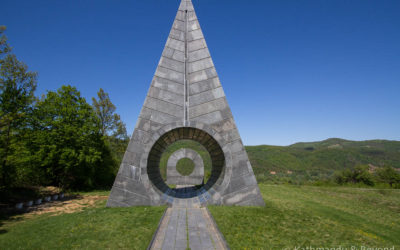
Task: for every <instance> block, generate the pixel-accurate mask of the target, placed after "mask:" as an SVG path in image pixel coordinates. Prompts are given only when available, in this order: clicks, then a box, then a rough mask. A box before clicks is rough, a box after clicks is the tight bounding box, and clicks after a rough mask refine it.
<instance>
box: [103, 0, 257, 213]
mask: <svg viewBox="0 0 400 250" xmlns="http://www.w3.org/2000/svg"><path fill="white" fill-rule="evenodd" d="M182 139H190V140H195V141H197V142H199V143H201V144H202V145H203V146H204V147H205V148H206V149H207V150H208V152H209V154H210V157H211V158H212V173H211V177H210V179H209V181H208V182H207V183H206V184H205V185H204V186H203V187H201V188H199V189H196V190H195V191H193V190H192V191H193V192H191V193H190V194H187V195H186V196H185V197H184V198H186V199H187V200H190V202H192V203H199V204H202V205H206V204H221V205H253V206H263V205H264V201H263V199H262V197H261V194H260V191H259V188H258V185H257V182H256V179H255V176H254V173H253V170H252V167H251V165H250V162H249V160H248V156H247V153H246V151H245V149H244V146H243V143H242V140H241V138H240V135H239V132H238V130H237V128H236V124H235V122H234V119H233V116H232V113H231V110H230V108H229V105H228V103H227V100H226V97H225V93H224V91H223V89H222V86H221V83H220V81H219V78H218V75H217V72H216V70H215V67H214V64H213V61H212V59H211V56H210V53H209V51H208V47H207V44H206V41H205V39H204V36H203V33H202V30H201V28H200V25H199V22H198V19H197V16H196V14H195V12H194V8H193V5H192V2H191V0H182V1H181V4H180V6H179V9H178V12H177V14H176V18H175V20H174V23H173V26H172V29H171V32H170V34H169V37H168V40H167V42H166V45H165V48H164V50H163V52H162V56H161V59H160V61H159V64H158V66H157V69H156V72H155V74H154V78H153V80H152V82H151V86H150V89H149V91H148V94H147V96H146V99H145V102H144V105H143V108H142V110H141V112H140V115H139V118H138V120H137V123H136V126H135V130H134V132H133V134H132V137H131V140H130V143H129V145H128V148H127V150H126V153H125V155H124V158H123V160H122V163H121V166H120V169H119V171H118V174H117V177H116V180H115V182H114V185H113V188H112V190H111V194H110V197H109V200H108V202H107V206H136V205H161V204H167V203H169V204H171V203H174V202H179V200H181V198H182V197H181V196H180V195H181V194H179V193H176V192H175V190H172V189H170V188H169V187H168V186H167V185H166V184H165V182H164V181H163V179H162V178H161V174H160V169H159V162H160V157H161V155H162V153H163V152H164V150H165V148H166V147H167V146H168V145H169V144H171V143H173V142H175V141H177V140H182Z"/></svg>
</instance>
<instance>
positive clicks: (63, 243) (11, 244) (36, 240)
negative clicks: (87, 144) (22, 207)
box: [0, 192, 165, 249]
mask: <svg viewBox="0 0 400 250" xmlns="http://www.w3.org/2000/svg"><path fill="white" fill-rule="evenodd" d="M94 194H96V195H97V194H104V192H96V193H94ZM85 195H93V194H91V193H86V194H85ZM164 210H165V207H131V208H106V207H105V201H104V200H103V201H101V202H99V203H98V204H97V205H96V206H95V207H91V208H85V209H84V210H83V211H80V212H75V213H71V214H65V213H64V214H59V215H54V214H43V215H35V216H33V217H32V218H25V217H22V219H14V220H13V219H10V218H8V219H7V220H4V219H3V220H2V221H1V224H0V249H82V248H83V249H146V248H147V247H148V245H149V243H150V241H151V238H152V236H153V234H154V232H155V230H156V229H157V226H158V223H159V221H160V219H161V217H162V214H163V213H164Z"/></svg>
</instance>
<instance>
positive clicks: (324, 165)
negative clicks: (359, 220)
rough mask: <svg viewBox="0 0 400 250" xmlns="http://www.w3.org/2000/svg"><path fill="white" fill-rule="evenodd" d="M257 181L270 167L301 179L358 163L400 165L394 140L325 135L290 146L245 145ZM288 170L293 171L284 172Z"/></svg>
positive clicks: (266, 177) (263, 178)
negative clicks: (331, 137)
mask: <svg viewBox="0 0 400 250" xmlns="http://www.w3.org/2000/svg"><path fill="white" fill-rule="evenodd" d="M246 150H247V153H248V155H249V158H250V161H251V164H252V166H253V170H254V172H255V174H256V176H257V179H258V181H260V182H264V181H267V180H271V175H270V174H269V172H270V171H276V172H277V174H278V175H281V176H286V177H289V178H293V177H295V176H297V175H300V176H302V177H303V178H304V179H305V180H310V179H319V178H320V177H328V176H330V175H331V174H332V173H333V172H334V171H336V170H341V169H343V168H353V167H354V166H356V165H358V164H373V165H375V166H383V165H390V166H393V167H396V168H400V142H398V141H384V140H374V141H360V142H358V141H346V140H342V139H328V140H325V141H321V142H311V143H296V144H293V145H291V146H286V147H280V146H267V145H262V146H246ZM288 170H290V171H292V172H293V174H291V175H288V174H286V173H287V171H288Z"/></svg>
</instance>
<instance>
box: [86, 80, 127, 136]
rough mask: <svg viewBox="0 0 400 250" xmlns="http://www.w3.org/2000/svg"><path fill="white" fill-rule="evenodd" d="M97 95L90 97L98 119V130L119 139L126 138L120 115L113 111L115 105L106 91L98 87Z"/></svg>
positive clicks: (104, 134)
mask: <svg viewBox="0 0 400 250" xmlns="http://www.w3.org/2000/svg"><path fill="white" fill-rule="evenodd" d="M97 97H98V100H97V99H96V98H94V97H93V98H92V102H93V104H92V106H93V108H94V110H95V112H96V114H97V116H98V117H99V119H100V125H101V127H100V130H101V133H102V135H103V136H113V137H116V138H119V139H126V138H127V137H128V136H127V133H126V127H125V124H124V123H123V122H122V121H121V117H120V116H119V115H118V114H117V113H115V110H116V107H115V105H114V104H113V103H112V102H111V99H110V97H109V95H108V93H106V92H104V90H103V89H102V88H100V90H99V92H97Z"/></svg>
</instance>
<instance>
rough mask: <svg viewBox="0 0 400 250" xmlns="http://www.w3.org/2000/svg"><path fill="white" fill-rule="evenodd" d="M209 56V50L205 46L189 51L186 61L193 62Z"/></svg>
mask: <svg viewBox="0 0 400 250" xmlns="http://www.w3.org/2000/svg"><path fill="white" fill-rule="evenodd" d="M209 57H210V52H208V49H207V48H203V49H199V50H195V51H192V52H189V55H188V62H194V61H198V60H201V59H204V58H209Z"/></svg>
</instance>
